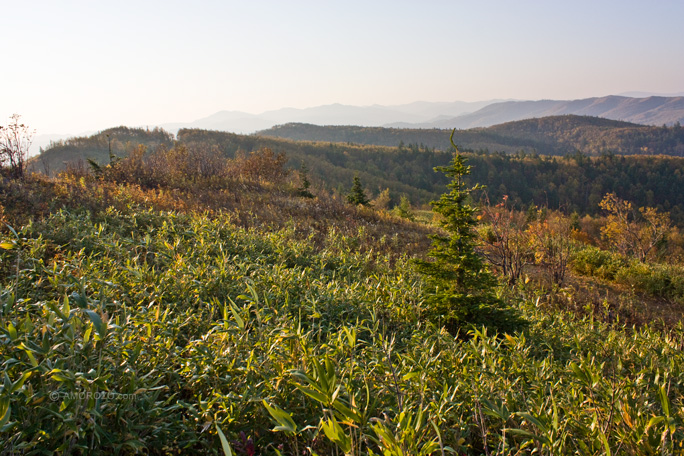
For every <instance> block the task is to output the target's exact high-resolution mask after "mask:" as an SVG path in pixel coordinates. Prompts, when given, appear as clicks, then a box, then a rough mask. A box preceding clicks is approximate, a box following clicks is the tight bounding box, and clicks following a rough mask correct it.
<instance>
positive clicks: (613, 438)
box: [0, 178, 684, 455]
mask: <svg viewBox="0 0 684 456" xmlns="http://www.w3.org/2000/svg"><path fill="white" fill-rule="evenodd" d="M36 179H37V178H36ZM236 185H237V184H236ZM240 185H242V184H240ZM245 185H246V186H247V189H246V190H244V191H243V192H242V193H240V194H239V196H238V198H239V200H240V201H241V202H237V203H236V202H235V197H236V195H235V194H231V193H230V192H226V193H225V194H221V193H220V192H215V193H214V194H212V196H213V197H212V198H208V197H206V195H204V196H203V194H202V193H201V192H199V191H197V192H196V193H193V190H192V189H191V188H187V189H184V190H181V189H176V190H173V189H168V188H162V189H145V188H143V187H140V186H135V185H121V184H115V183H111V182H102V181H97V180H90V179H88V178H84V179H81V178H78V179H65V180H50V181H48V180H40V179H38V180H36V181H33V182H29V183H27V184H24V185H23V186H21V187H20V186H18V185H17V186H16V187H13V188H10V189H7V188H5V189H4V194H5V195H10V196H11V197H12V200H11V201H12V204H11V205H9V204H4V208H5V211H4V214H5V217H6V220H8V221H11V222H12V223H13V224H14V228H16V230H15V231H11V230H8V229H7V230H4V231H3V232H2V239H1V242H0V247H2V248H0V311H1V312H2V319H0V365H1V368H2V377H3V378H2V380H1V381H0V383H1V384H2V386H1V389H0V442H2V443H1V444H0V453H2V454H16V453H25V454H43V453H45V454H48V453H60V454H82V453H83V454H85V453H95V454H98V453H107V454H135V453H143V454H184V453H199V454H221V453H224V452H226V451H227V449H228V448H230V450H231V452H233V453H234V454H237V455H253V454H263V455H267V454H318V455H326V454H340V455H341V454H354V455H357V454H358V455H360V454H383V455H400V454H403V455H418V454H425V455H427V454H446V453H453V454H469V455H470V454H472V455H476V454H487V455H494V454H497V455H515V454H529V453H536V454H596V455H598V454H634V455H637V454H638V455H641V454H675V453H677V452H681V451H682V450H684V449H683V448H682V444H681V442H683V441H684V420H683V416H682V410H683V408H682V407H683V406H684V403H683V401H682V398H683V397H684V395H683V393H684V370H683V369H684V368H683V367H682V366H684V350H683V349H682V347H684V330H683V328H682V327H681V326H678V327H674V328H669V329H667V330H658V329H655V328H652V327H650V326H649V325H644V326H642V327H639V328H626V327H621V326H619V325H615V324H613V325H611V324H608V323H604V322H602V321H599V320H598V319H595V318H594V317H592V315H587V316H586V317H581V316H578V314H577V313H573V312H569V311H564V310H562V309H558V308H556V307H550V306H549V305H547V304H546V302H547V295H546V294H545V293H543V292H542V291H540V290H539V289H538V288H536V287H534V286H532V283H531V282H530V283H528V284H525V283H520V284H518V286H517V287H516V288H513V289H509V288H506V287H502V288H501V289H500V290H499V295H500V296H501V297H502V298H504V299H506V300H507V301H508V302H509V303H511V305H514V306H515V307H516V308H517V309H518V310H519V312H520V313H521V314H522V315H523V317H524V318H525V319H526V320H527V321H528V326H527V327H526V329H525V330H524V331H522V332H518V333H514V334H505V335H504V334H491V333H489V332H487V331H486V330H485V329H482V328H481V329H478V330H473V331H471V332H469V333H463V334H460V335H459V337H456V338H454V337H453V336H451V335H449V334H448V333H447V332H446V331H444V330H443V329H442V328H440V327H439V326H437V325H434V324H432V323H430V322H428V321H426V320H425V318H424V313H425V310H426V309H425V308H424V303H423V301H422V299H421V295H422V282H421V279H420V278H419V277H418V276H417V275H416V274H415V273H414V272H413V270H412V268H411V267H410V266H409V263H408V261H409V258H410V257H412V256H414V255H415V254H417V253H418V252H419V251H421V249H422V248H423V246H425V245H426V244H424V243H423V242H425V241H422V240H420V239H422V238H423V237H424V236H425V235H426V234H427V233H428V232H429V230H427V229H425V228H421V225H418V224H413V223H411V222H407V221H403V220H399V219H397V218H394V217H391V216H389V215H386V214H383V213H381V212H376V211H373V210H372V209H362V208H354V207H351V206H347V205H344V204H342V203H341V202H339V201H338V200H336V199H335V198H333V197H330V196H325V195H319V197H318V198H317V199H315V200H312V201H309V200H302V199H298V198H295V197H293V196H292V195H290V194H288V190H287V187H286V186H285V187H278V188H271V187H269V186H268V184H260V183H245ZM32 186H33V187H32ZM48 195H52V196H54V198H48V197H47V196H48ZM4 201H8V200H4ZM22 205H23V206H22ZM43 205H44V206H43ZM269 205H270V206H269ZM27 207H34V208H42V209H41V210H40V211H38V212H37V213H38V215H40V214H42V216H33V217H28V216H26V215H24V218H23V219H22V214H27V213H28V211H27V210H26V208H27ZM22 208H23V209H22ZM200 209H201V210H200ZM18 221H19V222H20V223H16V222H18ZM395 234H396V236H395ZM413 244H415V245H413ZM425 250H426V248H425ZM221 436H223V437H224V438H225V441H224V439H222V437H221Z"/></svg>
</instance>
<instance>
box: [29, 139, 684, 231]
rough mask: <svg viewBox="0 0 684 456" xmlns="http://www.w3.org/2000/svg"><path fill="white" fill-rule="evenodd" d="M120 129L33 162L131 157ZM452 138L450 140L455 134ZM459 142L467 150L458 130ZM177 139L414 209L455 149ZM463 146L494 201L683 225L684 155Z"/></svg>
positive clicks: (153, 142)
mask: <svg viewBox="0 0 684 456" xmlns="http://www.w3.org/2000/svg"><path fill="white" fill-rule="evenodd" d="M118 130H119V129H114V130H107V131H105V132H101V133H99V134H98V135H95V136H93V137H90V138H78V139H76V140H69V141H66V142H64V143H62V144H59V145H58V146H56V147H53V148H50V149H48V150H47V151H44V153H43V154H42V155H41V156H40V157H38V158H37V159H36V160H34V166H35V167H36V168H38V170H40V163H41V162H42V161H47V162H50V163H53V165H54V167H53V169H55V168H58V165H60V162H61V164H62V166H63V162H65V161H71V162H72V163H73V162H75V161H78V160H79V159H81V160H83V161H84V162H85V160H86V159H93V160H94V161H95V162H98V163H100V164H106V163H108V161H109V156H108V146H109V144H108V138H107V136H106V135H107V134H109V135H110V136H109V138H112V150H113V153H114V154H115V155H119V156H126V155H127V154H129V153H130V152H131V151H133V150H134V149H135V148H134V147H132V146H131V144H134V142H133V140H130V141H124V140H123V139H122V138H121V137H119V136H117V133H118ZM122 131H123V132H126V133H127V132H130V131H133V132H135V133H136V134H137V135H138V136H137V137H136V138H135V140H136V141H137V142H139V143H141V144H144V145H146V146H147V153H152V152H153V151H154V150H155V149H156V148H157V147H160V146H159V145H160V144H162V145H164V146H163V147H166V143H167V142H169V143H173V139H172V136H171V135H170V134H168V133H166V132H164V131H163V130H151V131H149V132H148V131H146V130H132V129H126V130H122ZM107 132H109V133H107ZM446 138H447V141H448V135H446ZM455 140H456V141H457V144H458V145H459V147H462V144H461V143H460V142H459V141H460V140H459V137H458V134H457V135H456V136H455ZM176 143H179V144H184V145H186V146H187V147H188V148H190V149H192V150H199V149H215V150H216V151H218V153H220V154H221V155H223V156H225V157H227V158H234V157H235V156H236V155H237V154H238V152H239V151H243V152H245V153H249V152H253V151H257V150H260V149H263V148H269V149H271V150H273V151H274V152H276V153H284V154H285V155H286V157H287V158H288V162H287V167H289V168H292V169H299V168H300V167H301V166H302V164H305V165H306V166H307V167H308V168H309V177H310V178H311V181H312V183H313V185H314V186H317V187H319V188H325V189H328V190H333V191H336V192H337V193H339V194H346V193H347V191H348V190H349V188H350V186H351V183H352V180H353V178H354V176H358V177H359V179H360V180H361V183H362V184H363V185H364V187H365V189H366V190H367V192H368V193H369V197H370V198H374V197H376V196H377V195H378V194H380V193H381V192H382V191H384V190H386V189H389V192H388V193H389V196H390V198H391V201H390V205H392V206H394V205H397V204H399V202H400V199H401V197H402V196H405V197H407V198H408V199H409V200H410V202H411V204H413V205H414V206H420V205H426V204H427V203H428V202H430V201H431V200H435V199H437V198H438V197H439V195H440V194H442V193H444V191H445V190H446V184H447V181H446V179H445V178H444V176H443V175H442V174H441V173H436V172H435V171H434V168H435V167H436V166H445V165H447V164H448V163H449V161H450V160H451V158H452V154H451V152H450V151H449V152H444V151H441V150H437V149H434V148H431V147H428V146H426V145H422V146H421V145H420V144H408V145H402V146H401V147H385V146H368V145H358V144H346V143H333V142H327V143H321V142H303V141H292V140H285V139H279V138H272V137H264V136H256V135H237V134H232V133H226V132H218V131H207V130H199V129H183V130H180V131H179V132H178V136H177V139H176ZM127 148H129V149H130V150H129V151H128V152H127V151H126V149H127ZM463 151H464V153H465V155H466V156H467V157H468V159H469V164H470V165H471V166H472V174H471V175H470V176H469V179H471V181H472V182H473V183H482V184H484V185H486V186H487V187H486V190H485V191H486V192H487V195H488V196H489V198H490V200H492V201H498V200H501V199H502V198H503V197H504V196H505V195H507V196H508V198H509V201H510V202H512V203H514V204H515V205H516V206H518V207H520V208H526V207H528V206H529V205H531V204H535V205H538V206H548V207H550V208H552V209H562V210H564V211H566V212H568V213H572V212H578V213H580V214H590V215H596V214H598V213H600V208H599V202H600V201H601V199H602V198H603V196H604V195H605V194H607V193H615V194H616V195H618V196H619V197H621V198H624V199H626V200H629V201H632V202H633V203H634V205H635V206H636V207H642V206H651V207H656V208H658V210H660V211H666V212H670V213H671V217H672V219H673V221H674V222H675V223H677V224H682V223H684V160H683V159H681V158H678V157H666V156H623V155H617V154H612V153H605V154H601V155H598V156H595V157H589V156H587V155H585V154H582V153H578V152H575V153H574V154H570V155H566V156H564V157H551V156H544V155H539V154H536V153H533V154H529V153H525V152H518V153H516V154H505V153H500V152H497V153H493V152H488V151H486V150H480V151H466V150H465V148H464V149H463ZM67 152H68V153H67ZM483 196H484V194H480V195H477V197H483Z"/></svg>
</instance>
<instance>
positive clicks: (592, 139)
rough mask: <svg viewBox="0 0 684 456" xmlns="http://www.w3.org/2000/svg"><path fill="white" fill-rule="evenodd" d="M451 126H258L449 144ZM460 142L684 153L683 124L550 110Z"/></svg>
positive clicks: (507, 148)
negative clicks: (654, 123)
mask: <svg viewBox="0 0 684 456" xmlns="http://www.w3.org/2000/svg"><path fill="white" fill-rule="evenodd" d="M449 133H450V130H440V129H401V128H381V127H357V126H317V125H309V124H297V123H290V124H285V125H280V126H276V127H273V128H271V129H268V130H264V131H262V132H259V135H262V136H272V137H279V138H288V139H294V140H297V141H331V142H349V143H355V144H369V145H382V146H400V145H402V144H419V145H423V146H424V147H427V148H435V149H439V150H449V148H450V144H449ZM455 137H456V141H457V142H458V144H459V145H460V146H462V147H463V148H466V149H473V150H491V151H500V152H507V153H516V152H519V151H525V152H527V153H538V154H542V155H568V154H573V153H575V152H577V151H578V150H579V151H582V153H585V154H588V155H600V154H603V153H615V154H621V155H654V154H662V155H673V156H684V128H682V127H681V125H679V124H675V125H674V126H672V127H666V126H663V127H654V126H647V125H637V124H632V123H628V122H620V121H615V120H609V119H603V118H599V117H589V116H575V115H567V116H552V117H543V118H539V119H528V120H521V121H516V122H507V123H504V124H501V125H495V126H493V127H488V128H473V129H469V130H457V133H456V136H455Z"/></svg>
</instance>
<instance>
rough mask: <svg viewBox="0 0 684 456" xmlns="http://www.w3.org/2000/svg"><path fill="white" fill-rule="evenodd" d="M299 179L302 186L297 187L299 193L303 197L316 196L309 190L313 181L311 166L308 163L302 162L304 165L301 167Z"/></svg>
mask: <svg viewBox="0 0 684 456" xmlns="http://www.w3.org/2000/svg"><path fill="white" fill-rule="evenodd" d="M299 180H300V181H301V183H302V186H301V187H299V188H298V189H297V194H298V195H299V196H301V197H303V198H313V197H314V196H313V194H312V193H311V191H310V190H309V188H310V187H311V182H309V168H308V167H307V166H306V163H302V167H301V168H300V169H299Z"/></svg>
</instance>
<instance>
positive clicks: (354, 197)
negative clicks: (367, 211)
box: [347, 176, 370, 206]
mask: <svg viewBox="0 0 684 456" xmlns="http://www.w3.org/2000/svg"><path fill="white" fill-rule="evenodd" d="M347 201H348V202H349V204H354V205H356V204H363V205H364V206H368V204H369V203H370V201H369V200H368V198H367V197H366V192H365V191H364V190H363V186H362V185H361V179H359V176H354V183H353V184H352V188H351V191H350V192H349V194H348V195H347Z"/></svg>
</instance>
